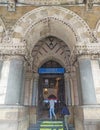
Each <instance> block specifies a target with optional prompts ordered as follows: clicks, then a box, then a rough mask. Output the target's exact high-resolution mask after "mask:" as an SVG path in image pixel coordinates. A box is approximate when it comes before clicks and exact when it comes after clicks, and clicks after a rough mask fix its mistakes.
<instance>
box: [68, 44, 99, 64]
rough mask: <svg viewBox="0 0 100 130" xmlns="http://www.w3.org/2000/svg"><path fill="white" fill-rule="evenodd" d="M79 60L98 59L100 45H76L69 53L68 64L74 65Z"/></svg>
mask: <svg viewBox="0 0 100 130" xmlns="http://www.w3.org/2000/svg"><path fill="white" fill-rule="evenodd" d="M80 58H81V59H82V58H90V59H98V58H100V43H88V44H81V43H78V44H76V45H75V47H74V48H73V50H72V52H71V56H70V63H71V64H75V63H76V62H77V59H80Z"/></svg>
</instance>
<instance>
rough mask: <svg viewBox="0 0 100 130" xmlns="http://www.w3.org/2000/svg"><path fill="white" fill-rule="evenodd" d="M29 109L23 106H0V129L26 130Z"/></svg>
mask: <svg viewBox="0 0 100 130" xmlns="http://www.w3.org/2000/svg"><path fill="white" fill-rule="evenodd" d="M28 127H29V109H28V108H27V107H23V106H0V130H27V128H28Z"/></svg>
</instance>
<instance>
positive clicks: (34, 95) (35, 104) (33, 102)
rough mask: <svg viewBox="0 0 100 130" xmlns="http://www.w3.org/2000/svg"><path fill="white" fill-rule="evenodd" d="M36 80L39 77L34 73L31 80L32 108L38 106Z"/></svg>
mask: <svg viewBox="0 0 100 130" xmlns="http://www.w3.org/2000/svg"><path fill="white" fill-rule="evenodd" d="M38 78H39V75H38V74H37V73H36V74H34V79H33V90H32V92H33V94H32V106H37V105H38Z"/></svg>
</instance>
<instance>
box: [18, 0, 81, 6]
mask: <svg viewBox="0 0 100 130" xmlns="http://www.w3.org/2000/svg"><path fill="white" fill-rule="evenodd" d="M17 2H18V3H20V4H33V5H59V4H82V3H83V2H84V0H71V1H70V0H17Z"/></svg>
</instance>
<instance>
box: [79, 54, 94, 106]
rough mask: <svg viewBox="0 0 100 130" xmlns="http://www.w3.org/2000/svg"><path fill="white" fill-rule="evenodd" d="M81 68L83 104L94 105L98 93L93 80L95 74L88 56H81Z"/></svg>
mask: <svg viewBox="0 0 100 130" xmlns="http://www.w3.org/2000/svg"><path fill="white" fill-rule="evenodd" d="M78 61H79V70H80V80H81V89H82V104H83V105H92V104H96V94H95V88H94V82H93V75H92V69H91V60H90V59H89V57H88V58H84V57H80V58H78Z"/></svg>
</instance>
